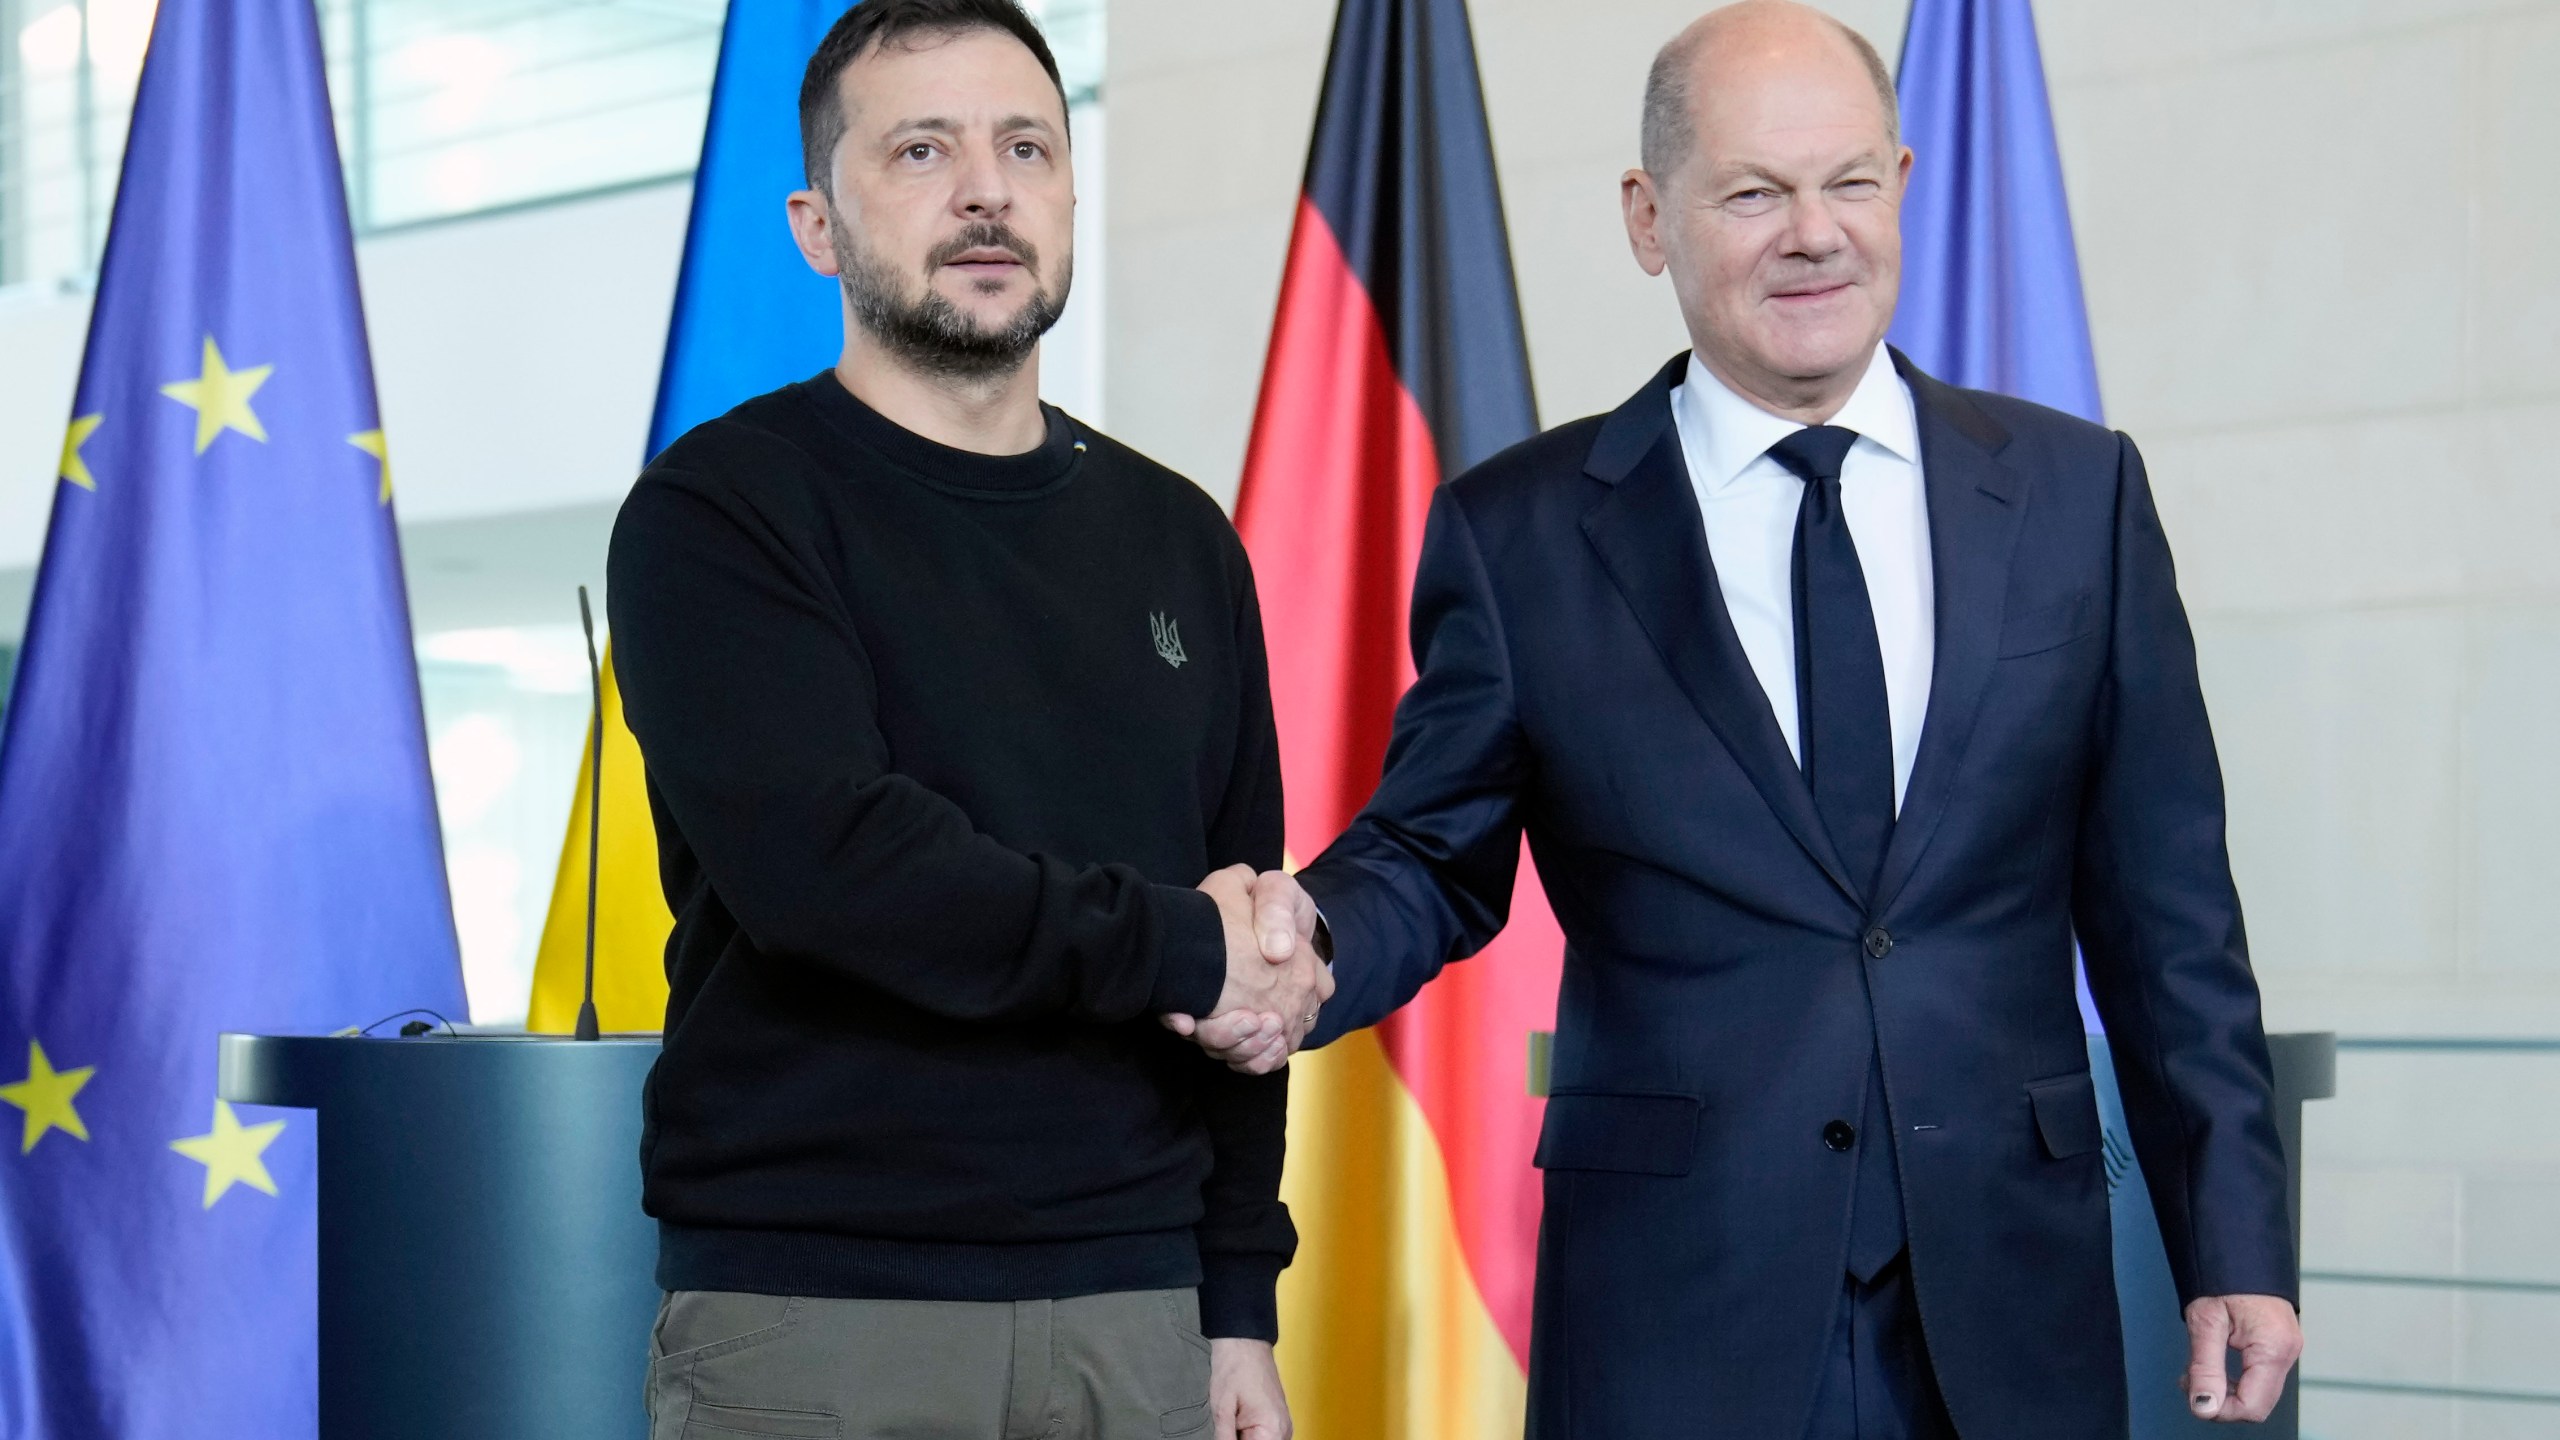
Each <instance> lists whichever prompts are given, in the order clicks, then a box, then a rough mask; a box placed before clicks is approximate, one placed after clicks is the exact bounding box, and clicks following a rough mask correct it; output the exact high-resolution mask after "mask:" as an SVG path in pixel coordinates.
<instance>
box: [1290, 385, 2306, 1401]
mask: <svg viewBox="0 0 2560 1440" xmlns="http://www.w3.org/2000/svg"><path fill="white" fill-rule="evenodd" d="M1895 358H1896V360H1897V361H1898V362H1899V363H1900V364H1901V368H1902V373H1903V375H1904V377H1905V379H1906V380H1908V382H1909V383H1910V385H1911V389H1912V394H1913V398H1914V400H1915V402H1916V404H1917V409H1918V413H1919V421H1920V445H1921V456H1922V462H1923V469H1924V473H1925V477H1926V487H1927V497H1928V515H1929V531H1930V539H1931V545H1932V549H1933V553H1934V558H1935V572H1936V587H1937V661H1936V671H1935V676H1934V679H1933V683H1932V686H1931V690H1930V696H1929V707H1928V714H1927V720H1926V723H1925V725H1924V728H1923V730H1922V734H1921V739H1920V749H1919V756H1918V760H1917V762H1916V764H1915V767H1914V769H1913V772H1912V776H1911V781H1910V787H1909V790H1908V793H1907V794H1906V796H1905V800H1904V806H1903V811H1902V815H1901V819H1900V821H1899V822H1898V823H1897V824H1896V826H1895V828H1894V832H1893V838H1892V843H1891V846H1890V849H1889V850H1888V851H1887V854H1886V858H1885V861H1884V866H1883V874H1882V876H1881V878H1880V880H1879V881H1878V883H1877V885H1876V887H1875V890H1874V893H1872V894H1869V893H1864V892H1862V891H1861V889H1860V887H1858V886H1857V885H1855V884H1853V883H1851V881H1850V878H1849V876H1848V875H1847V874H1846V872H1845V871H1844V870H1843V868H1842V866H1841V864H1840V862H1839V859H1838V857H1837V855H1836V854H1835V853H1834V852H1833V848H1832V845H1831V841H1830V839H1829V837H1828V836H1827V835H1826V834H1825V833H1824V831H1823V827H1822V822H1821V820H1820V818H1819V817H1818V815H1817V814H1816V812H1815V809H1814V804H1813V797H1812V793H1811V791H1810V790H1809V789H1808V788H1807V786H1806V784H1805V781H1804V779H1803V775H1802V772H1801V771H1800V770H1798V769H1797V767H1796V765H1795V764H1794V762H1793V761H1792V760H1791V759H1790V758H1789V755H1788V752H1787V747H1786V742H1785V739H1784V737H1783V736H1782V735H1781V734H1780V732H1779V729H1778V725H1777V721H1776V719H1775V717H1774V716H1773V714H1772V713H1771V710H1770V706H1769V701H1768V698H1767V696H1766V694H1765V693H1764V692H1763V691H1762V690H1761V688H1760V684H1759V681H1758V680H1757V678H1756V677H1755V676H1754V675H1753V673H1752V670H1751V666H1750V663H1749V661H1748V660H1747V659H1746V658H1745V657H1744V654H1743V651H1742V647H1741V643H1740V641H1739V640H1738V639H1737V638H1736V636H1735V633H1734V630H1733V625H1732V622H1731V620H1730V619H1729V618H1728V617H1727V615H1726V612H1725V607H1724V602H1723V598H1722V595H1721V593H1720V590H1719V588H1718V585H1717V582H1716V578H1715V573H1714V569H1713V566H1712V564H1711V562H1710V560H1709V557H1708V552H1707V545H1706V535H1705V529H1704V527H1703V525H1702V524H1701V522H1700V519H1699V513H1698V506H1697V501H1696V498H1695V495H1694V492H1693V491H1692V490H1691V488H1690V483H1689V477H1688V473H1687V469H1686V466H1685V465H1684V463H1683V461H1682V458H1681V451H1680V445H1679V441H1678V437H1677V433H1676V431H1675V430H1674V427H1673V425H1672V419H1671V410H1670V404H1669V391H1670V387H1671V386H1672V385H1674V384H1676V383H1677V382H1678V380H1679V377H1680V375H1681V374H1682V373H1683V368H1684V367H1685V364H1686V357H1685V356H1684V357H1682V358H1681V359H1680V360H1677V361H1674V362H1673V363H1672V365H1671V366H1669V367H1668V368H1666V369H1665V370H1664V371H1663V372H1662V373H1661V374H1659V375H1657V376H1656V377H1655V378H1654V380H1653V381H1652V383H1650V384H1648V385H1647V386H1645V388H1644V389H1643V390H1642V391H1640V392H1638V393H1637V395H1636V396H1635V397H1634V398H1633V399H1631V400H1629V401H1628V402H1627V403H1626V404H1625V405H1623V406H1621V407H1619V408H1618V409H1617V410H1616V411H1615V412H1613V413H1611V414H1609V415H1607V416H1603V417H1596V418H1593V419H1587V420H1582V421H1577V422H1575V423H1573V424H1570V425H1566V426H1563V427H1561V428H1559V429H1556V430H1552V431H1549V432H1548V433H1546V434H1544V435H1541V436H1538V437H1537V438H1535V439H1533V440H1530V441H1528V442H1526V443H1524V444H1522V445H1519V446H1517V447H1515V448H1513V449H1512V450H1509V451H1507V452H1505V453H1504V454H1502V455H1499V456H1497V457H1495V458H1494V459H1492V460H1490V461H1487V462H1486V463H1485V464H1483V465H1481V466H1479V467H1477V468H1476V469H1474V470H1472V471H1470V472H1469V473H1467V474H1466V475H1463V476H1461V477H1459V478H1458V479H1456V480H1454V481H1451V482H1450V483H1449V484H1447V485H1445V486H1443V487H1442V488H1441V490H1440V493H1439V495H1438V497H1437V498H1436V499H1435V500H1434V502H1433V505H1432V509H1431V518H1430V524H1429V529H1428V531H1427V534H1426V538H1425V539H1424V541H1423V548H1422V560H1421V567H1420V570H1419V572H1418V573H1417V575H1416V578H1415V584H1414V599H1413V628H1412V642H1413V651H1414V658H1415V663H1416V666H1417V668H1418V670H1419V672H1420V674H1419V678H1418V679H1417V680H1416V682H1415V684H1414V686H1413V689H1412V690H1411V691H1410V692H1409V693H1408V694H1407V695H1406V697H1405V699H1404V701H1403V703H1402V704H1401V705H1400V706H1399V707H1398V708H1397V711H1396V723H1395V738H1394V741H1393V744H1392V747H1391V748H1390V750H1389V752H1388V757H1387V766H1386V775H1385V778H1384V780H1383V782H1382V783H1381V784H1380V786H1379V788H1378V791H1377V793H1376V795H1375V797H1374V798H1373V799H1372V800H1371V801H1370V803H1369V805H1368V808H1367V809H1366V810H1364V811H1363V812H1362V814H1361V816H1360V818H1359V819H1358V821H1357V822H1355V823H1354V824H1353V825H1352V827H1351V829H1350V830H1349V831H1348V832H1346V833H1345V834H1344V835H1343V836H1342V838H1341V839H1340V840H1339V841H1337V842H1336V843H1335V844H1334V845H1333V846H1332V847H1331V848H1329V849H1328V850H1326V851H1325V853H1324V854H1323V856H1322V857H1320V858H1319V859H1318V860H1317V861H1316V862H1315V863H1314V864H1313V865H1311V866H1309V867H1308V868H1307V869H1306V870H1304V871H1303V872H1301V874H1300V876H1299V878H1300V880H1301V881H1302V882H1303V883H1304V884H1305V885H1306V888H1307V889H1308V890H1309V891H1310V892H1311V893H1312V894H1313V895H1314V896H1315V898H1316V900H1317V903H1318V904H1319V905H1320V906H1321V908H1322V909H1323V911H1324V914H1325V917H1326V922H1327V924H1328V926H1329V927H1330V929H1331V930H1332V932H1333V940H1334V945H1335V954H1336V956H1337V964H1336V978H1337V980H1338V981H1339V983H1340V986H1341V989H1340V993H1339V994H1337V995H1336V996H1335V997H1334V999H1333V1001H1332V1002H1331V1003H1330V1004H1329V1005H1327V1006H1326V1008H1325V1013H1324V1019H1323V1022H1322V1024H1321V1026H1320V1028H1319V1031H1318V1033H1317V1036H1316V1037H1315V1038H1316V1040H1317V1041H1318V1042H1319V1043H1321V1042H1322V1041H1323V1040H1326V1039H1330V1038H1332V1037H1333V1036H1335V1035H1338V1034H1340V1033H1342V1032H1343V1031H1344V1030H1347V1029H1352V1028H1356V1027H1359V1026H1363V1025H1367V1024H1370V1023H1373V1022H1375V1021H1376V1020H1378V1019H1379V1018H1381V1017H1382V1016H1384V1015H1385V1014H1387V1012H1389V1011H1390V1010H1392V1009H1394V1008H1395V1007H1396V1006H1398V1005H1401V1004H1403V1003H1404V1002H1405V1001H1406V1000H1409V999H1411V998H1412V996H1413V994H1414V992H1415V991H1416V990H1418V989H1420V988H1421V986H1422V985H1423V983H1424V982H1425V981H1427V980H1429V979H1430V978H1431V977H1432V975H1434V974H1435V973H1437V971H1438V970H1439V968H1440V966H1441V965H1442V964H1444V963H1446V962H1448V961H1450V960H1453V959H1458V958H1461V957H1463V956H1466V955H1469V954H1471V953H1473V952H1474V951H1475V950H1477V949H1478V948H1479V947H1481V946H1482V945H1483V944H1484V943H1485V942H1486V941H1487V940H1488V939H1490V938H1491V937H1492V936H1493V934H1494V933H1495V932H1496V931H1498V930H1499V929H1500V928H1501V927H1502V923H1503V920H1504V917H1505V914H1506V911H1507V907H1508V906H1509V903H1510V898H1511V887H1512V881H1513V876H1514V873H1515V871H1516V870H1517V868H1518V866H1517V857H1518V854H1519V847H1520V836H1521V834H1522V832H1523V831H1524V830H1525V831H1526V833H1527V835H1528V839H1529V846H1530V849H1531V850H1532V852H1533V853H1534V854H1535V856H1536V859H1537V863H1538V873H1539V875H1540V877H1541V879H1542V880H1543V881H1544V883H1545V886H1546V892H1547V897H1548V899H1549V900H1550V901H1552V902H1553V904H1554V906H1555V913H1556V917H1557V919H1558V920H1559V921H1561V922H1562V924H1563V928H1564V934H1565V937H1566V952H1565V963H1564V982H1563V991H1562V995H1561V997H1560V1003H1559V1008H1558V1030H1557V1034H1556V1046H1555V1062H1554V1073H1553V1090H1552V1098H1551V1099H1550V1100H1549V1102H1548V1106H1547V1115H1546V1128H1545V1131H1544V1133H1543V1135H1542V1136H1541V1139H1540V1142H1539V1147H1538V1164H1539V1165H1540V1166H1541V1167H1543V1168H1544V1170H1545V1171H1546V1223H1545V1227H1544V1232H1543V1234H1542V1236H1541V1238H1540V1242H1539V1257H1538V1258H1539V1264H1538V1293H1537V1301H1536V1318H1535V1336H1534V1341H1533V1344H1532V1360H1531V1366H1530V1370H1531V1400H1530V1411H1531V1417H1532V1418H1531V1422H1530V1433H1531V1434H1532V1435H1533V1436H1537V1437H1541V1440H1629V1437H1635V1436H1647V1435H1666V1434H1674V1433H1677V1434H1681V1435H1702V1436H1703V1435H1712V1436H1719V1437H1722V1436H1733V1437H1743V1440H1793V1437H1796V1436H1798V1435H1800V1434H1801V1433H1802V1432H1803V1427H1804V1425H1805V1422H1806V1416H1807V1413H1808V1411H1809V1410H1810V1408H1811V1405H1812V1402H1813V1399H1814V1389H1815V1382H1816V1373H1817V1369H1818V1367H1819V1365H1820V1363H1821V1359H1822V1355H1823V1349H1824V1345H1825V1342H1826V1340H1827V1339H1828V1337H1829V1335H1830V1333H1831V1328H1832V1324H1833V1320H1834V1318H1835V1316H1836V1314H1837V1313H1838V1309H1839V1304H1840V1290H1841V1285H1842V1280H1843V1274H1844V1270H1845V1263H1846V1262H1845V1258H1844V1256H1845V1251H1846V1246H1847V1242H1848V1216H1849V1205H1850V1194H1851V1177H1852V1175H1853V1173H1854V1170H1855V1160H1854V1157H1853V1155H1851V1154H1843V1153H1835V1152H1834V1151H1832V1150H1831V1149H1829V1148H1828V1147H1827V1146H1826V1145H1825V1144H1824V1142H1823V1128H1824V1126H1825V1124H1826V1123H1828V1122H1830V1121H1833V1120H1848V1121H1852V1122H1854V1121H1855V1120H1856V1119H1857V1118H1858V1116H1859V1107H1860V1099H1861V1096H1862V1093H1863V1089H1862V1087H1863V1086H1864V1084H1865V1081H1866V1076H1867V1070H1868V1062H1869V1057H1870V1055H1871V1054H1874V1053H1880V1054H1881V1057H1882V1064H1883V1073H1884V1079H1885V1087H1886V1092H1887V1096H1888V1103H1889V1107H1890V1113H1891V1116H1892V1122H1893V1123H1892V1130H1893V1139H1894V1142H1895V1145H1896V1147H1897V1150H1898V1152H1899V1155H1900V1159H1901V1171H1902V1183H1903V1192H1904V1198H1905V1213H1906V1217H1907V1223H1908V1227H1909V1233H1910V1265H1911V1270H1912V1276H1913V1280H1914V1283H1915V1285H1916V1287H1917V1291H1918V1295H1919V1303H1920V1309H1921V1313H1922V1316H1923V1319H1924V1323H1925V1326H1926V1329H1927V1333H1928V1338H1929V1343H1930V1348H1931V1351H1932V1354H1933V1357H1934V1360H1935V1362H1936V1366H1937V1369H1938V1373H1939V1378H1940V1382H1941V1385H1942V1387H1943V1389H1944V1391H1945V1394H1946V1398H1947V1403H1948V1405H1949V1408H1950V1409H1951V1411H1952V1412H1953V1414H1954V1417H1955V1419H1956V1421H1957V1423H1958V1425H1959V1426H1960V1427H1961V1428H1962V1430H1963V1433H1964V1434H1965V1435H1966V1436H1967V1437H1969V1440H2055V1437H2061V1436H2069V1437H2073V1440H2080V1437H2098V1436H2106V1435H2121V1434H2123V1433H2124V1426H2125V1389H2124V1386H2125V1376H2124V1370H2123V1352H2122V1344H2121V1339H2120V1335H2119V1327H2118V1322H2117V1317H2116V1301H2115V1290H2114V1277H2113V1271H2112V1268H2111V1262H2110V1246H2109V1232H2108V1219H2107V1180H2106V1172H2105V1168H2104V1164H2103V1160H2102V1157H2101V1154H2100V1145H2099V1129H2098V1114H2097V1110H2096V1106H2095V1100H2094V1096H2093V1094H2092V1091H2091V1082H2090V1077H2089V1068H2088V1067H2089V1062H2088V1051H2087V1049H2086V1048H2085V1045H2084V1043H2083V1037H2082V1033H2081V1032H2082V1026H2081V1021H2080V1012H2079V1009H2078V1006H2077V1004H2076V1002H2075V1000H2074V992H2073V985H2072V964H2071V959H2072V941H2073V937H2074V935H2075V933H2076V935H2077V937H2078V939H2079V942H2080V945H2081V947H2082V948H2083V950H2084V951H2085V953H2086V956H2087V963H2088V971H2089V981H2090V987H2091V989H2092V991H2093V993H2094V994H2095V996H2096V999H2097V1003H2098V1011H2099V1014H2100V1016H2101V1018H2102V1019H2104V1021H2105V1022H2106V1025H2107V1029H2108V1033H2109V1035H2110V1036H2111V1037H2112V1042H2113V1050H2114V1054H2115V1056H2116V1066H2117V1078H2118V1080H2119V1082H2120V1083H2121V1085H2122V1089H2123V1093H2124V1098H2125V1104H2126V1110H2127V1113H2128V1116H2129V1118H2130V1125H2131V1129H2132V1132H2133V1139H2134V1145H2135V1149H2136V1151H2137V1153H2138V1154H2139V1155H2140V1157H2141V1160H2142V1164H2143V1168H2144V1171H2145V1173H2146V1174H2147V1176H2148V1177H2149V1179H2150V1183H2151V1187H2152V1198H2153V1201H2154V1203H2155V1205H2156V1207H2157V1209H2158V1212H2159V1215H2160V1220H2161V1228H2162V1231H2163V1233H2164V1237H2165V1239H2166V1240H2167V1243H2168V1254H2169V1263H2170V1268H2171V1270H2172V1272H2173V1273H2174V1275H2175V1278H2176V1281H2177V1285H2178V1289H2179V1292H2180V1296H2181V1299H2182V1300H2184V1299H2191V1298H2193V1297H2195V1296H2198V1295H2219V1294H2238V1293H2259V1294H2270V1295H2281V1296H2285V1297H2287V1298H2291V1297H2292V1296H2293V1294H2294V1288H2295V1272H2294V1252H2293V1243H2292V1236H2291V1233H2290V1229H2289V1225H2288V1222H2287V1220H2286V1214H2285V1175H2284V1159H2283V1154H2282V1151H2281V1149H2280V1142H2279V1141H2278V1139H2277V1135H2276V1128H2275V1124H2274V1119H2273V1110H2272V1100H2271V1095H2270V1086H2269V1075H2268V1064H2267V1052H2266V1039H2265V1035H2264V1033H2263V1031H2262V1029H2261V1025H2260V1020H2259V1013H2258V991H2257V985H2256V982H2255V981H2254V979H2253V978H2252V977H2251V975H2250V971H2249V961H2248V953H2247V949H2246V943H2245V941H2244V939H2243V936H2242V933H2241V923H2240V904H2239V898H2238V896H2237V895H2236V894H2235V893H2234V891H2233V888H2232V883H2231V873H2230V865H2229V861H2228V859H2227V856H2226V852H2225V849H2224V842H2223V798H2222V778H2221V771H2220V767H2219V764H2218V762H2217V761H2216V759H2215V756H2214V748H2213V737H2212V734H2211V731H2210V730H2209V728H2208V726H2207V723H2206V719H2205V709H2204V699H2203V695H2202V693H2201V692H2200V690H2199V688H2198V684H2197V679H2196V660H2195V648H2194V642H2193V640H2192V637H2191V636H2190V634H2189V631H2188V627H2187V620H2186V614H2185V611H2184V609H2183V608H2182V607H2181V605H2180V603H2179V600H2178V594H2177V587H2176V580H2175V577H2174V575H2173V574H2172V571H2171V566H2170V560H2169V548H2168V544H2167V541H2166V539H2165V538H2164V536H2163V535H2162V533H2161V529H2160V521H2159V517H2158V515H2157V514H2156V513H2155V511H2154V509H2153V506H2152V499H2151V490H2150V485H2149V482H2148V481H2147V480H2146V479H2145V477H2144V474H2143V470H2142V462H2141V459H2140V457H2139V456H2137V455H2136V454H2135V452H2134V448H2133V445H2132V443H2131V442H2130V441H2128V440H2126V439H2125V438H2124V437H2123V436H2121V435H2118V434H2116V433H2114V432H2112V431H2108V430H2106V429H2103V428H2100V427H2098V426H2094V425H2090V424H2087V423H2085V422H2083V421H2080V420H2076V419H2073V418H2071V417H2068V416H2065V415H2062V414H2059V413H2057V412H2055V411H2051V410H2047V409H2044V408H2042V407H2039V406H2035V405H2030V404H2027V403H2025V402H2022V401H2018V400H2013V399H2009V398H2006V397H2002V396H1997V395H1989V394H1983V393H1979V392H1975V391H1967V390H1959V389H1956V388H1954V387H1951V386H1947V385H1942V384H1939V383H1937V382H1936V381H1933V380H1931V379H1929V378H1928V377H1927V376H1925V375H1922V374H1920V373H1919V372H1918V371H1916V370H1915V369H1913V368H1912V367H1911V365H1910V363H1909V362H1908V361H1907V360H1904V359H1902V357H1900V356H1898V355H1897V356H1896V357H1895ZM2159 1383H2161V1384H2164V1385H2166V1384H2172V1383H2175V1381H2174V1377H2171V1376H2166V1375H2164V1376H2161V1377H2159ZM1665 1427H1670V1428H1665Z"/></svg>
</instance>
